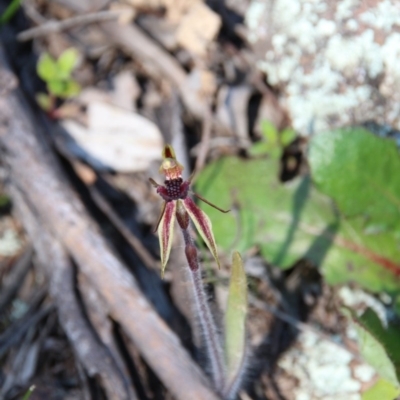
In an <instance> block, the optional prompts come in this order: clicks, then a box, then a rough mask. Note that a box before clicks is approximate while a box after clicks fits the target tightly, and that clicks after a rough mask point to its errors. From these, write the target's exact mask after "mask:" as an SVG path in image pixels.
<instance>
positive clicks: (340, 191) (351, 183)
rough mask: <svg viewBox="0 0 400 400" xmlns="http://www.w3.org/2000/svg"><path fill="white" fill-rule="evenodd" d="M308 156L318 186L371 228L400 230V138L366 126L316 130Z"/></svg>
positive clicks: (339, 205) (348, 213) (344, 209)
mask: <svg viewBox="0 0 400 400" xmlns="http://www.w3.org/2000/svg"><path fill="white" fill-rule="evenodd" d="M309 162H310V166H311V171H312V177H313V180H314V181H315V183H316V185H317V186H318V188H319V189H320V190H321V191H322V192H323V193H325V194H327V195H329V196H330V197H332V198H333V199H334V200H335V202H336V203H337V205H338V207H339V209H340V211H341V212H342V213H343V214H344V215H346V216H350V217H351V216H356V215H362V216H364V217H365V219H366V226H367V227H368V229H369V231H378V230H383V229H388V228H395V229H396V230H397V231H400V173H399V171H400V157H399V153H398V150H397V148H396V144H395V142H394V141H392V140H390V139H383V138H379V137H377V136H375V135H373V134H372V133H370V132H369V131H367V130H365V129H364V128H347V129H340V130H336V131H333V132H326V133H321V134H318V135H315V137H314V138H313V139H312V141H311V146H310V152H309Z"/></svg>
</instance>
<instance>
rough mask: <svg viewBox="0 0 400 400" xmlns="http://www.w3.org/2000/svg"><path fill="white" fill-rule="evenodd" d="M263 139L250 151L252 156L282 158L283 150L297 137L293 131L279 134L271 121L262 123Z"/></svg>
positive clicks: (286, 130) (288, 130)
mask: <svg viewBox="0 0 400 400" xmlns="http://www.w3.org/2000/svg"><path fill="white" fill-rule="evenodd" d="M261 132H262V135H263V137H262V139H261V141H259V142H257V143H255V144H254V145H253V146H252V147H251V148H250V150H249V153H250V155H252V156H259V155H265V154H268V155H269V156H270V157H274V158H280V156H281V155H282V150H283V148H284V147H285V146H287V145H288V144H289V143H291V142H292V141H293V140H294V138H295V137H296V133H295V132H294V131H293V130H292V129H285V130H284V131H282V132H280V133H279V132H278V130H277V129H276V127H275V125H274V124H273V123H272V122H270V121H263V122H262V123H261Z"/></svg>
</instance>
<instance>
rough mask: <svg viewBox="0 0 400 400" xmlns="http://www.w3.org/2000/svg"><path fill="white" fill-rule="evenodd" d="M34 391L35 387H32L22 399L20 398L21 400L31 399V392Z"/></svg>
mask: <svg viewBox="0 0 400 400" xmlns="http://www.w3.org/2000/svg"><path fill="white" fill-rule="evenodd" d="M35 389H36V386H35V385H32V386H31V387H30V388H29V389H28V390H27V391H26V392H25V394H24V397H23V398H22V400H29V398H30V397H31V395H32V393H33V391H34V390H35Z"/></svg>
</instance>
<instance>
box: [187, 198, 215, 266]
mask: <svg viewBox="0 0 400 400" xmlns="http://www.w3.org/2000/svg"><path fill="white" fill-rule="evenodd" d="M183 204H184V206H185V208H186V211H187V212H188V214H189V216H190V218H191V220H192V221H193V223H194V224H195V225H196V228H197V230H198V231H199V233H200V235H201V237H202V238H203V240H204V242H205V243H206V245H207V247H208V248H209V249H210V251H211V253H212V255H213V256H214V258H215V261H216V262H217V264H218V268H220V263H219V258H218V253H217V245H216V244H215V239H214V234H213V231H212V224H211V221H210V218H208V216H207V214H205V213H204V212H203V211H202V210H201V209H200V208H199V207H197V206H196V204H195V203H194V201H193V200H192V199H191V198H190V197H186V199H184V200H183Z"/></svg>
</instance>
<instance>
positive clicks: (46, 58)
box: [36, 53, 57, 82]
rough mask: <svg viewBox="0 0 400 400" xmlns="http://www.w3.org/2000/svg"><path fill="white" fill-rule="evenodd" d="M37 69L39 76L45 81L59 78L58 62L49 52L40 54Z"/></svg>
mask: <svg viewBox="0 0 400 400" xmlns="http://www.w3.org/2000/svg"><path fill="white" fill-rule="evenodd" d="M36 70H37V74H38V75H39V77H40V78H42V79H43V80H44V81H45V82H49V81H51V80H53V79H56V78H57V63H56V60H55V59H54V58H53V57H52V56H51V55H50V54H49V53H44V54H42V55H41V56H40V58H39V61H38V64H37V67H36Z"/></svg>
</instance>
